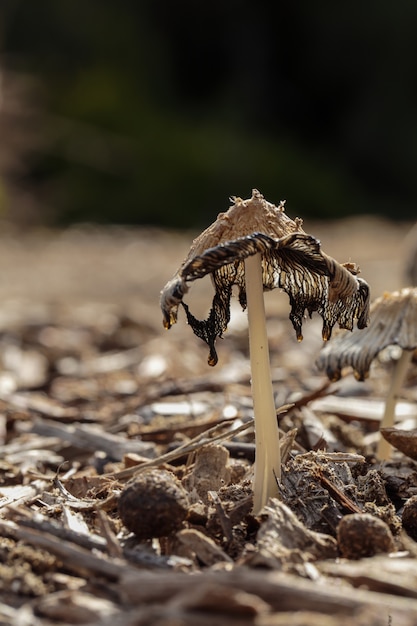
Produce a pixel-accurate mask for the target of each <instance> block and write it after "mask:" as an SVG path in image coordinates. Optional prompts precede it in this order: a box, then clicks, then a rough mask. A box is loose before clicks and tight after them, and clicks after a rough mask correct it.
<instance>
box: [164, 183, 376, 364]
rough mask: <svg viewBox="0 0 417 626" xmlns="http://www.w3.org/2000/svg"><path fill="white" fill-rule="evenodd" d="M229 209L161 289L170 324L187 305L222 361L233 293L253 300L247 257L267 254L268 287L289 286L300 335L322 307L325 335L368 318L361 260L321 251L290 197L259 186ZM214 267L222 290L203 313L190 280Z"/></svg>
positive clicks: (264, 261)
mask: <svg viewBox="0 0 417 626" xmlns="http://www.w3.org/2000/svg"><path fill="white" fill-rule="evenodd" d="M233 200H234V204H233V205H232V206H231V207H230V208H229V210H228V211H227V212H226V213H220V215H219V216H218V218H217V220H216V222H215V223H214V224H212V225H211V226H209V228H207V229H206V230H205V231H204V232H203V233H202V234H201V235H199V237H197V238H196V239H195V240H194V242H193V244H192V246H191V249H190V252H189V254H188V256H187V258H186V259H185V260H184V262H183V263H182V265H181V267H180V268H179V270H178V271H177V273H176V274H175V276H174V278H173V279H172V280H170V281H169V282H168V283H167V285H166V286H165V287H164V289H163V290H162V292H161V309H162V313H163V320H164V326H165V328H167V329H168V328H170V327H171V326H172V325H173V324H175V323H176V321H177V313H178V306H179V305H180V304H181V305H182V306H183V307H184V310H185V312H186V315H187V320H188V323H189V324H190V325H191V327H192V329H193V331H194V333H195V334H196V335H197V336H198V337H200V338H201V339H203V340H204V341H205V342H206V343H207V344H208V346H209V348H210V354H209V364H210V365H215V364H216V362H217V354H216V350H215V341H216V339H217V337H221V336H222V334H223V333H224V332H225V330H226V329H227V325H228V323H229V320H230V298H231V296H232V288H233V286H234V285H236V286H237V288H238V294H239V302H240V304H241V306H242V308H245V307H246V291H245V269H244V260H245V258H247V257H249V256H252V255H254V254H258V253H259V254H260V255H261V257H262V277H263V287H264V290H271V289H275V288H277V287H278V288H281V289H283V290H284V291H285V292H286V293H287V294H288V295H289V298H290V304H291V312H290V319H291V321H292V324H293V326H294V329H295V331H296V334H297V338H298V339H299V340H301V339H302V332H301V329H302V321H303V318H304V316H305V313H306V312H307V313H308V315H310V316H311V314H312V313H313V312H314V311H317V312H318V313H319V314H320V315H321V317H322V319H323V331H322V334H323V338H324V339H325V340H327V339H329V338H330V335H331V332H332V328H333V326H334V325H335V324H336V323H338V324H339V326H340V327H341V328H347V329H349V330H351V329H352V328H353V323H354V320H355V319H356V320H357V325H358V328H364V327H365V326H366V324H367V322H368V308H369V288H368V285H367V283H366V282H365V281H363V280H361V279H360V278H357V277H356V274H357V272H358V270H357V268H356V266H355V265H354V264H351V263H349V264H346V265H341V264H339V263H338V262H337V261H335V260H334V259H332V258H331V257H329V256H327V255H326V254H324V253H323V252H322V251H321V248H320V242H319V241H318V240H317V239H315V238H314V237H312V236H311V235H308V234H306V233H305V232H304V231H303V229H302V228H301V224H302V221H301V220H300V219H299V218H297V219H295V220H292V219H290V218H289V217H288V216H287V215H286V214H285V211H284V203H283V202H281V203H280V204H279V206H278V207H276V206H275V205H273V204H271V203H270V202H267V201H266V200H265V199H264V197H263V196H262V195H261V194H260V193H259V191H257V190H256V189H255V190H253V192H252V197H251V198H249V199H248V200H242V199H241V198H234V199H233ZM206 274H211V276H212V280H213V284H214V288H215V295H214V298H213V304H212V308H211V311H210V314H209V316H208V318H207V319H206V320H197V319H196V318H195V317H194V316H193V315H192V313H191V312H190V311H189V309H188V306H187V305H186V304H185V303H184V302H183V297H184V295H185V294H186V293H187V291H188V289H189V284H190V283H191V282H192V281H194V280H196V279H198V278H202V277H203V276H205V275H206Z"/></svg>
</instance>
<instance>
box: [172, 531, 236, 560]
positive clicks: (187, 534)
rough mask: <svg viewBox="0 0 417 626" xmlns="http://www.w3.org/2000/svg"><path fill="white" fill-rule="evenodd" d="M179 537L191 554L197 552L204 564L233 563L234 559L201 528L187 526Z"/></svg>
mask: <svg viewBox="0 0 417 626" xmlns="http://www.w3.org/2000/svg"><path fill="white" fill-rule="evenodd" d="M177 537H178V539H179V540H180V542H181V543H183V544H184V545H185V546H186V547H187V549H188V550H189V552H190V553H191V554H193V553H194V554H195V556H196V557H197V558H198V560H199V561H201V562H202V563H204V565H207V566H210V565H215V564H216V563H233V561H232V559H231V558H230V557H229V556H228V555H227V554H226V553H225V552H224V551H223V550H222V549H221V548H220V547H219V546H218V545H217V544H216V543H215V542H214V541H213V539H211V538H210V537H207V536H206V535H204V534H203V533H202V532H200V531H199V530H195V529H193V528H190V529H188V528H186V529H184V530H180V532H178V533H177Z"/></svg>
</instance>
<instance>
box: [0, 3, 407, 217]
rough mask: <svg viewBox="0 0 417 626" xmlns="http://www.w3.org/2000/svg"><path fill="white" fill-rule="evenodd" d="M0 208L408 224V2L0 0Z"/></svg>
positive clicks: (40, 213)
mask: <svg viewBox="0 0 417 626" xmlns="http://www.w3.org/2000/svg"><path fill="white" fill-rule="evenodd" d="M0 21H1V25H0V71H1V82H0V209H1V211H2V214H3V216H6V217H9V218H13V219H15V220H16V221H20V222H21V223H22V224H34V223H46V224H55V225H60V224H66V223H70V222H74V221H97V222H117V223H128V224H129V223H131V224H155V225H164V226H174V227H184V226H189V227H195V226H199V227H200V226H205V225H207V224H208V223H209V222H210V221H212V220H213V218H214V217H215V216H216V214H217V213H218V212H219V211H223V210H225V209H227V208H228V206H229V201H228V198H229V196H231V195H238V196H242V197H248V196H250V193H251V189H252V188H253V187H256V188H258V189H259V190H260V191H261V192H262V193H263V194H264V195H265V196H266V198H267V199H268V200H270V201H272V202H275V203H278V202H279V201H280V200H281V199H286V200H287V211H288V213H289V214H290V216H292V217H294V216H295V215H301V216H303V217H311V218H315V219H319V218H320V219H326V218H338V217H342V216H346V215H353V214H380V215H385V216H387V217H389V218H392V219H404V220H406V219H407V220H408V219H415V218H416V214H417V212H416V204H417V176H416V173H415V169H416V165H417V36H416V32H417V3H416V2H415V1H412V0H408V1H407V0H398V1H397V2H396V3H392V2H388V1H384V0H379V1H378V2H376V1H369V0H365V1H364V2H361V3H337V2H334V0H332V1H331V2H330V1H328V0H323V1H322V2H319V3H312V2H311V1H307V0H300V1H299V2H293V3H291V2H285V3H281V2H275V3H271V2H265V1H262V0H260V1H257V2H256V3H255V2H249V1H243V0H241V1H239V0H211V1H210V2H206V3H202V2H196V1H195V0H193V1H191V0H177V1H173V0H123V1H119V2H115V1H111V0H87V1H85V2H80V1H77V0H59V1H57V0H32V1H24V0H20V1H18V0H2V2H1V4H0Z"/></svg>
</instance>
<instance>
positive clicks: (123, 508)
mask: <svg viewBox="0 0 417 626" xmlns="http://www.w3.org/2000/svg"><path fill="white" fill-rule="evenodd" d="M188 507H189V501H188V494H187V492H186V490H185V489H184V487H183V486H182V485H181V483H180V481H179V480H177V478H176V477H175V476H174V475H173V474H172V473H171V472H168V471H166V470H156V469H154V470H148V471H147V472H144V473H143V474H140V475H139V476H137V477H136V478H135V479H134V480H132V481H130V482H129V483H128V484H127V485H126V488H125V489H124V490H123V492H122V494H121V496H120V499H119V505H118V509H119V515H120V518H121V520H122V522H123V524H124V525H125V526H126V528H128V530H130V531H131V532H133V533H135V535H136V536H137V537H138V538H139V539H141V540H145V539H152V538H153V537H165V536H167V535H170V534H171V533H172V532H175V531H177V530H179V529H180V528H181V525H182V522H183V521H184V519H185V518H186V516H187V512H188Z"/></svg>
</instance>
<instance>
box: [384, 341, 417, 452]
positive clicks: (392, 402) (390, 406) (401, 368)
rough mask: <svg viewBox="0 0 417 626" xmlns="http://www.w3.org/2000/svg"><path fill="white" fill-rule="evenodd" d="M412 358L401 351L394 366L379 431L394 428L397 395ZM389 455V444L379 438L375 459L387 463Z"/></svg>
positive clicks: (390, 450)
mask: <svg viewBox="0 0 417 626" xmlns="http://www.w3.org/2000/svg"><path fill="white" fill-rule="evenodd" d="M412 357H413V352H412V351H411V350H402V352H401V356H400V358H399V359H398V360H397V362H396V363H395V365H394V371H393V373H392V377H391V382H390V385H389V388H388V394H387V397H386V399H385V407H384V414H383V416H382V420H381V425H380V429H382V428H392V427H393V426H394V423H395V407H396V405H397V400H398V394H399V392H400V390H401V387H402V386H403V383H404V380H405V377H406V374H407V370H408V368H409V366H410V363H411V359H412ZM391 453H392V446H391V444H389V443H388V441H387V440H386V439H384V437H379V439H378V444H377V449H376V456H377V458H378V459H381V461H388V460H389V459H390V458H391Z"/></svg>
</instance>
